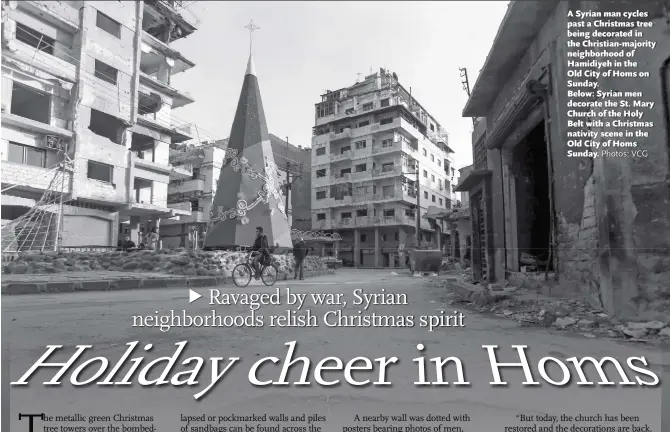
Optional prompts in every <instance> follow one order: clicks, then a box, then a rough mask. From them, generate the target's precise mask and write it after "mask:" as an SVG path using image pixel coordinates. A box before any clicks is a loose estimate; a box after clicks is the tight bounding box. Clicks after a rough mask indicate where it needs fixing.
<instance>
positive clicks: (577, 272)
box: [457, 1, 670, 318]
mask: <svg viewBox="0 0 670 432" xmlns="http://www.w3.org/2000/svg"><path fill="white" fill-rule="evenodd" d="M667 3H668V2H667V1H663V2H661V1H638V2H636V3H635V5H634V6H631V5H630V4H628V3H626V2H617V3H610V2H580V1H569V2H557V1H513V2H511V3H510V5H509V8H508V11H507V14H506V15H505V17H504V19H503V22H502V24H501V26H500V29H499V30H498V34H497V36H496V39H495V41H494V43H493V46H492V48H491V50H490V52H489V54H488V57H487V59H486V62H485V64H484V67H483V68H482V70H481V72H480V75H479V78H478V79H477V82H476V84H475V85H474V87H473V89H472V93H471V96H470V98H469V100H468V102H467V104H466V106H465V109H464V111H463V115H464V117H472V118H479V119H478V121H477V124H476V126H475V131H474V133H473V137H472V143H473V153H474V164H473V168H472V170H471V171H470V172H469V173H468V174H467V175H465V176H464V177H463V178H462V179H461V182H460V184H459V185H458V187H457V189H458V190H459V191H463V192H468V193H469V196H470V199H469V200H470V217H471V221H472V233H473V239H472V240H473V242H472V250H471V252H472V258H473V267H472V271H473V276H474V277H475V279H477V280H481V281H484V282H490V283H493V282H503V281H504V280H505V279H507V278H508V277H509V276H510V275H511V274H512V273H516V272H524V271H525V272H538V273H539V274H540V277H538V278H537V279H539V280H541V281H542V284H543V285H545V286H547V285H551V286H552V293H575V292H577V293H581V294H582V295H583V296H585V297H586V298H588V299H589V300H590V301H591V302H592V303H593V304H594V305H595V306H598V307H603V308H605V309H606V310H607V311H609V312H610V313H613V314H615V315H618V316H620V317H630V318H632V317H642V316H644V317H648V316H655V315H659V314H664V313H667V310H668V296H669V290H668V283H667V280H668V277H669V276H670V256H669V253H668V251H669V250H670V247H669V246H670V218H668V213H669V210H670V205H669V203H668V198H669V190H668V180H669V165H670V164H669V157H668V156H669V148H670V147H669V142H668V139H669V136H668V130H669V129H670V125H669V124H668V119H669V118H670V115H669V114H668V112H669V108H668V90H669V87H668V86H669V82H670V72H669V70H670V67H669V64H670V57H668V53H670V37H669V36H668V35H669V34H670V19H669V18H670V17H669V16H668V15H667V13H668V12H667V11H668V7H667V6H668V4H667ZM631 7H632V9H633V10H635V9H637V10H640V11H644V12H648V13H649V21H651V22H652V26H651V27H647V28H645V29H644V34H645V39H648V40H652V41H655V42H656V43H657V45H656V47H655V49H653V50H651V49H639V50H638V52H637V54H636V60H637V61H638V63H639V64H640V67H641V68H643V69H644V70H645V71H648V72H649V73H650V76H649V77H648V78H645V79H639V80H622V79H620V78H600V79H599V80H598V85H599V88H600V89H601V90H603V91H606V90H617V91H626V90H638V91H641V92H642V93H643V94H644V98H645V101H648V102H654V103H655V107H654V109H651V110H648V111H647V113H646V114H645V118H644V120H645V121H653V123H654V127H653V128H647V129H644V131H645V132H647V135H646V136H639V137H637V138H636V139H637V142H638V148H639V149H640V150H644V153H643V154H641V155H640V156H639V157H634V156H629V157H627V158H623V157H601V156H598V157H595V158H589V157H569V156H568V145H567V144H568V139H569V138H568V134H567V119H568V100H569V98H568V93H567V80H568V78H567V72H566V69H567V60H568V56H567V45H566V37H567V36H566V31H565V29H566V28H567V22H566V21H567V19H568V18H567V16H568V10H569V9H571V10H589V11H596V12H597V11H603V10H609V11H612V10H615V11H616V10H626V9H625V8H628V9H630V8H631ZM592 130H595V131H597V129H595V128H592ZM545 274H547V275H548V276H549V278H548V280H547V281H545V280H544V277H543V276H544V275H545Z"/></svg>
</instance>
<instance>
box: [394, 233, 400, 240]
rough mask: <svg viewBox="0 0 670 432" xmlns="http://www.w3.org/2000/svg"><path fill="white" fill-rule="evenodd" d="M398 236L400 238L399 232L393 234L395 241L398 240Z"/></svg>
mask: <svg viewBox="0 0 670 432" xmlns="http://www.w3.org/2000/svg"><path fill="white" fill-rule="evenodd" d="M398 238H399V236H398V233H394V234H393V239H394V240H395V241H398Z"/></svg>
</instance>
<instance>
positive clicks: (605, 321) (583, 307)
mask: <svg viewBox="0 0 670 432" xmlns="http://www.w3.org/2000/svg"><path fill="white" fill-rule="evenodd" d="M448 273H449V274H447V276H446V279H442V278H441V279H440V280H434V281H433V282H434V283H436V284H438V285H439V286H440V287H441V288H446V289H447V293H446V297H445V301H446V302H447V303H448V304H466V305H469V306H470V307H472V308H474V309H475V310H477V311H478V312H484V313H493V314H494V315H496V316H499V317H502V318H507V319H511V320H514V321H517V322H519V323H521V324H522V325H527V326H542V327H550V328H555V329H557V330H562V331H569V332H573V333H577V334H580V335H582V336H584V337H588V338H608V339H617V340H625V341H631V342H648V343H670V319H668V320H667V321H662V320H650V321H644V322H630V321H624V320H619V319H617V318H615V317H612V316H610V315H609V314H607V313H606V312H605V311H603V310H599V309H596V308H593V307H591V306H589V304H588V302H587V301H586V299H579V298H558V297H549V296H544V295H541V294H538V293H537V292H531V291H528V290H525V289H523V288H520V287H517V286H513V285H506V286H495V285H478V284H473V283H471V280H469V279H470V278H469V276H468V275H467V274H465V272H458V271H451V272H448Z"/></svg>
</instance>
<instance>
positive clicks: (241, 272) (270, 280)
mask: <svg viewBox="0 0 670 432" xmlns="http://www.w3.org/2000/svg"><path fill="white" fill-rule="evenodd" d="M259 253H260V252H258V251H250V252H249V253H248V254H247V258H246V261H245V262H243V263H240V264H238V265H236V266H235V267H234V268H233V283H235V285H236V286H237V287H239V288H244V287H246V286H247V285H249V283H250V282H251V278H252V277H254V278H256V277H260V278H261V280H262V281H263V283H264V284H265V285H266V286H272V285H274V284H275V282H277V275H278V274H279V270H278V269H277V266H275V265H274V264H272V263H271V262H270V263H269V264H263V263H261V271H260V275H259V274H258V273H256V271H255V270H254V267H253V265H251V261H252V258H253V257H254V256H255V255H257V254H259ZM271 259H272V258H268V261H269V260H271Z"/></svg>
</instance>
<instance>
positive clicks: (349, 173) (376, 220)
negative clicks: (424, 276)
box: [312, 69, 455, 267]
mask: <svg viewBox="0 0 670 432" xmlns="http://www.w3.org/2000/svg"><path fill="white" fill-rule="evenodd" d="M315 117H316V118H315V126H314V128H313V138H312V228H313V229H314V230H323V231H326V232H336V233H338V234H339V235H340V236H341V237H342V239H343V240H342V242H340V244H339V245H338V249H337V253H338V256H339V258H341V259H342V260H344V261H345V262H347V263H350V264H353V265H355V266H375V267H382V266H383V267H388V266H391V267H394V266H396V265H398V263H399V261H398V256H397V252H398V247H399V245H406V246H415V245H416V240H415V239H416V237H417V236H416V223H417V217H419V215H418V214H417V213H418V212H417V201H418V208H419V209H420V214H421V215H424V214H426V211H427V209H428V208H429V207H438V208H441V209H448V208H451V207H452V205H453V201H454V191H453V182H452V178H453V176H454V175H455V169H454V167H453V153H454V152H453V150H451V148H450V147H449V145H448V139H447V133H446V131H445V130H444V129H443V128H442V127H441V126H440V124H439V123H438V122H437V121H436V120H435V119H434V118H433V117H432V116H431V115H430V114H429V113H428V112H427V111H426V110H425V109H424V108H423V107H422V106H421V105H420V104H419V103H418V101H417V100H416V99H415V98H413V97H412V96H411V92H410V91H408V90H407V89H406V88H405V87H403V86H402V85H400V84H399V82H398V77H397V75H396V74H395V73H390V72H389V71H386V70H384V69H380V71H379V72H377V73H374V74H371V75H369V76H367V77H365V80H363V81H362V82H358V83H356V84H354V85H352V86H350V87H347V88H343V89H340V90H336V91H328V92H326V94H324V95H322V96H321V101H320V102H319V103H317V104H316V116H315ZM417 166H418V172H417V171H416V167H417ZM417 178H418V180H419V194H420V195H419V197H417V194H416V189H417V188H416V181H417ZM417 198H418V199H417ZM419 221H420V233H419V236H418V237H419V241H420V245H422V246H428V245H431V246H433V247H439V246H440V245H441V244H442V243H443V241H444V240H445V239H444V236H445V235H443V234H437V235H436V230H435V227H434V226H433V225H432V224H431V222H430V221H429V220H428V219H426V218H423V217H419Z"/></svg>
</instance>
